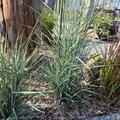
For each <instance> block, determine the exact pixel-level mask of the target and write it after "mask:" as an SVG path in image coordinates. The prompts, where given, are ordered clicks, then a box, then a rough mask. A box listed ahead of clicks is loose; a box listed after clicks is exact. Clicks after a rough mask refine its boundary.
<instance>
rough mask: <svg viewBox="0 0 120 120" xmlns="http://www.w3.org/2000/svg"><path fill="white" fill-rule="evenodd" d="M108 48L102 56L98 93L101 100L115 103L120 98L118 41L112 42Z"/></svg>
mask: <svg viewBox="0 0 120 120" xmlns="http://www.w3.org/2000/svg"><path fill="white" fill-rule="evenodd" d="M108 49H109V54H106V55H105V56H104V60H103V67H102V68H101V71H100V77H99V82H100V94H101V100H102V101H104V102H107V103H109V104H117V103H119V99H120V94H119V93H120V68H119V65H120V62H119V59H120V55H119V49H120V43H113V45H111V47H109V48H108Z"/></svg>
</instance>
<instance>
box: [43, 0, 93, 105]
mask: <svg viewBox="0 0 120 120" xmlns="http://www.w3.org/2000/svg"><path fill="white" fill-rule="evenodd" d="M67 2H68V1H67V0H66V1H65V0H58V1H57V2H56V9H55V10H56V11H55V14H56V16H57V17H58V19H56V27H55V28H54V29H55V32H54V33H53V40H54V43H55V44H54V46H53V47H52V48H49V49H50V50H51V51H52V52H53V58H52V60H50V64H49V66H43V71H44V79H45V80H46V81H47V82H48V83H49V84H50V85H51V86H52V88H53V96H54V98H55V102H57V104H60V103H61V102H65V103H68V104H69V105H70V106H72V107H73V106H74V107H76V103H78V102H81V101H82V95H83V91H84V90H83V89H81V86H80V80H78V79H77V77H76V76H77V74H78V73H79V72H81V71H82V69H83V64H82V62H81V61H84V62H85V60H86V58H87V53H88V51H87V49H86V46H87V44H86V43H87V42H85V41H84V40H83V38H84V36H85V34H86V31H87V28H88V26H89V22H90V18H91V16H90V18H89V20H88V21H87V22H86V17H85V14H84V9H82V8H83V7H84V6H81V8H78V9H77V10H72V12H71V8H72V7H71V5H72V1H71V2H70V4H67ZM76 4H79V3H78V2H77V1H76ZM66 13H67V18H66V17H65V15H66ZM91 14H92V13H91ZM71 16H72V19H71ZM73 16H74V17H73ZM66 21H67V22H66ZM79 105H81V104H79Z"/></svg>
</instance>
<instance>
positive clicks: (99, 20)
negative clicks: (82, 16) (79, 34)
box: [92, 11, 112, 37]
mask: <svg viewBox="0 0 120 120" xmlns="http://www.w3.org/2000/svg"><path fill="white" fill-rule="evenodd" d="M92 24H93V26H94V28H95V29H96V31H97V32H98V33H99V35H100V36H101V37H106V36H108V33H109V29H110V27H111V24H112V16H111V15H110V14H109V13H106V12H103V11H100V12H97V13H96V14H94V15H93V18H92Z"/></svg>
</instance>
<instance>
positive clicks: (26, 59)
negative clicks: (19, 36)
mask: <svg viewBox="0 0 120 120" xmlns="http://www.w3.org/2000/svg"><path fill="white" fill-rule="evenodd" d="M35 56H36V52H35V51H34V52H33V53H31V55H29V56H28V55H27V49H26V48H24V47H23V45H20V44H18V43H16V45H15V47H14V49H13V51H12V55H9V54H7V53H6V52H5V51H3V52H2V53H0V119H7V118H8V117H9V116H11V115H12V118H11V119H16V120H18V119H19V114H20V112H22V108H21V110H19V108H20V106H21V105H22V106H24V105H25V104H26V102H28V100H30V99H31V98H32V97H33V93H32V92H33V91H31V88H30V86H29V83H28V84H25V82H26V81H27V80H31V74H32V68H33V66H34V65H35V63H36V62H35V61H36V59H35V58H36V57H35ZM28 71H31V72H28ZM28 93H29V94H28ZM18 111H19V112H18Z"/></svg>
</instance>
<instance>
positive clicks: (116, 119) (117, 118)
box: [85, 113, 120, 120]
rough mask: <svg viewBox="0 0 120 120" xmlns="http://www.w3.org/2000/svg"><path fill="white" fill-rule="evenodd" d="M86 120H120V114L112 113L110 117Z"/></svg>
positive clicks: (104, 116) (102, 116)
mask: <svg viewBox="0 0 120 120" xmlns="http://www.w3.org/2000/svg"><path fill="white" fill-rule="evenodd" d="M85 120H120V113H111V114H109V115H101V116H96V117H89V118H87V119H85Z"/></svg>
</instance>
